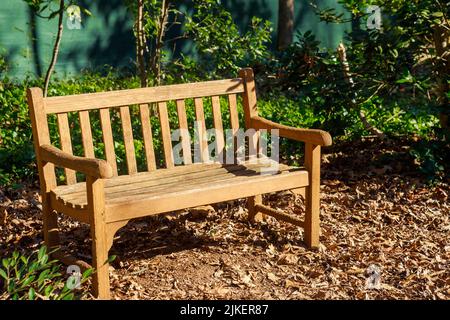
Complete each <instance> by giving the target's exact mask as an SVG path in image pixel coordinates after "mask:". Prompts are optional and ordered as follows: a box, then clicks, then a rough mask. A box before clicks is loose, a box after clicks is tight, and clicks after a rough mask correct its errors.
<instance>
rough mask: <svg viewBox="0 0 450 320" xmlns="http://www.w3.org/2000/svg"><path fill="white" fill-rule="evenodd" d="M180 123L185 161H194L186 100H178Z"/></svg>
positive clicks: (187, 162) (188, 162) (185, 162)
mask: <svg viewBox="0 0 450 320" xmlns="http://www.w3.org/2000/svg"><path fill="white" fill-rule="evenodd" d="M176 104H177V113H178V125H179V127H180V135H181V146H182V148H183V162H184V164H191V163H192V153H191V137H190V136H189V132H188V123H187V116H186V104H185V103H184V100H177V101H176Z"/></svg>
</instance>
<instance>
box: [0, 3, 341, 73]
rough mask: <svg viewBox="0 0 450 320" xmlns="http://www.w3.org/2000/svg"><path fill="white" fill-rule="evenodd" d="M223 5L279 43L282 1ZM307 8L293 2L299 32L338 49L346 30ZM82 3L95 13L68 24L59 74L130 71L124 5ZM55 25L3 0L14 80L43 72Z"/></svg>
mask: <svg viewBox="0 0 450 320" xmlns="http://www.w3.org/2000/svg"><path fill="white" fill-rule="evenodd" d="M222 3H223V4H224V5H225V6H226V7H227V9H229V10H230V11H231V12H232V15H233V18H234V20H235V21H236V23H237V24H238V25H239V27H240V28H241V30H243V31H245V30H246V28H247V26H248V24H249V21H250V20H251V17H252V16H259V17H262V18H264V19H268V20H270V21H271V22H272V24H273V25H272V26H273V38H274V39H273V40H274V41H275V35H276V29H277V14H278V12H277V11H278V0H249V1H245V0H223V1H222ZM308 3H309V1H305V0H297V1H295V11H296V12H295V28H296V30H301V31H307V30H312V31H313V32H314V33H315V34H316V35H317V37H318V39H319V40H321V41H322V43H323V46H324V47H329V48H333V47H336V46H337V44H338V43H339V41H340V40H341V39H342V36H343V34H344V30H345V28H348V25H345V26H344V25H330V24H326V23H323V22H319V20H318V18H317V17H316V16H315V14H314V12H313V10H312V8H311V7H310V6H309V4H308ZM82 4H83V5H84V7H85V8H87V9H88V10H89V11H91V12H92V16H90V17H89V16H83V17H82V28H81V29H80V30H70V29H68V28H67V27H66V25H65V28H64V34H63V40H62V43H61V50H60V57H59V60H58V64H57V66H56V72H57V75H58V76H59V77H65V76H67V75H70V74H77V73H79V72H80V71H81V70H83V69H86V68H88V69H97V68H101V67H102V66H104V65H112V66H115V67H123V66H130V67H132V66H133V63H134V37H133V34H132V24H133V19H132V17H131V15H130V13H129V12H128V10H127V9H126V7H125V5H124V4H123V1H122V0H92V1H87V0H86V1H84V2H82ZM319 4H320V5H321V6H323V7H325V6H335V7H337V4H336V1H335V0H322V1H319ZM55 9H56V8H55ZM64 23H66V18H65V19H64ZM56 24H57V19H56V18H55V19H53V20H50V21H48V20H46V19H42V18H39V17H35V16H33V14H32V13H31V12H30V10H29V8H28V6H27V5H26V4H25V3H24V2H23V1H22V0H0V50H1V51H2V53H4V54H6V56H7V60H8V63H9V65H10V72H9V75H10V76H11V77H19V78H22V77H24V76H28V75H29V76H35V75H42V74H43V73H45V70H46V68H47V66H48V64H49V62H50V58H51V50H52V46H53V43H54V39H55V35H56V29H57V25H56ZM178 48H179V49H180V50H182V51H184V52H187V53H189V52H191V53H192V51H193V50H195V48H193V46H192V43H189V42H188V41H185V42H183V43H179V44H178Z"/></svg>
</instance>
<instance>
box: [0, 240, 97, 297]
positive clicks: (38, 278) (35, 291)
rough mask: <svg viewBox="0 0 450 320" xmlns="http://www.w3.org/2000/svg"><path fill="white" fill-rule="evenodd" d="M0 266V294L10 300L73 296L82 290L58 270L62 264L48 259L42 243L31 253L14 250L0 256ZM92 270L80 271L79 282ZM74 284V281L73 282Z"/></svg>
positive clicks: (83, 280) (88, 275)
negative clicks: (0, 257) (6, 255)
mask: <svg viewBox="0 0 450 320" xmlns="http://www.w3.org/2000/svg"><path fill="white" fill-rule="evenodd" d="M1 263H2V265H1V266H0V298H1V299H11V300H39V299H45V300H47V299H48V300H73V299H75V298H81V297H82V296H83V295H84V293H83V292H75V291H74V290H73V289H71V287H72V286H71V283H70V281H71V280H73V279H71V278H69V281H67V280H66V277H65V276H64V275H63V274H61V272H60V270H61V265H59V264H58V263H57V262H56V260H50V259H49V255H48V253H47V249H46V247H45V246H43V247H41V248H40V249H39V250H38V251H37V252H33V253H32V254H30V255H24V254H20V253H19V252H18V251H14V252H13V253H12V255H11V256H10V257H8V258H3V259H2V261H1ZM92 272H93V270H92V269H88V270H86V271H85V272H83V274H82V275H81V278H80V284H82V283H84V282H86V281H87V279H88V278H89V277H90V275H91V274H92ZM72 284H73V283H72Z"/></svg>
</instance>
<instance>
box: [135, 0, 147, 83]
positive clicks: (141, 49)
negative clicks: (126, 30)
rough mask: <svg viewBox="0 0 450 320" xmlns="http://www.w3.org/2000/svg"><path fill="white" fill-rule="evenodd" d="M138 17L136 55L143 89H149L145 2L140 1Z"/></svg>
mask: <svg viewBox="0 0 450 320" xmlns="http://www.w3.org/2000/svg"><path fill="white" fill-rule="evenodd" d="M137 6H138V7H137V15H136V55H137V64H138V70H139V78H140V79H141V87H142V88H144V87H147V85H148V78H147V68H146V65H145V46H146V41H145V33H144V1H143V0H138V3H137Z"/></svg>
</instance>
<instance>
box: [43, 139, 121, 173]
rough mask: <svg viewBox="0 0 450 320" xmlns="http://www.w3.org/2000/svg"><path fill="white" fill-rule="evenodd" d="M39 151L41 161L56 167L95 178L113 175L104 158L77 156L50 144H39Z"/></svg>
mask: <svg viewBox="0 0 450 320" xmlns="http://www.w3.org/2000/svg"><path fill="white" fill-rule="evenodd" d="M39 152H40V155H41V159H42V161H44V162H50V163H53V164H54V165H56V166H58V167H63V168H67V169H72V170H75V171H79V172H82V173H84V174H85V175H87V176H90V177H93V178H97V179H99V178H100V179H104V178H111V177H112V176H113V170H112V168H111V165H110V164H109V163H108V162H106V161H105V160H101V159H92V158H84V157H77V156H74V155H71V154H70V153H67V152H64V151H62V150H60V149H58V148H56V147H54V146H51V145H41V146H40V148H39Z"/></svg>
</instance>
